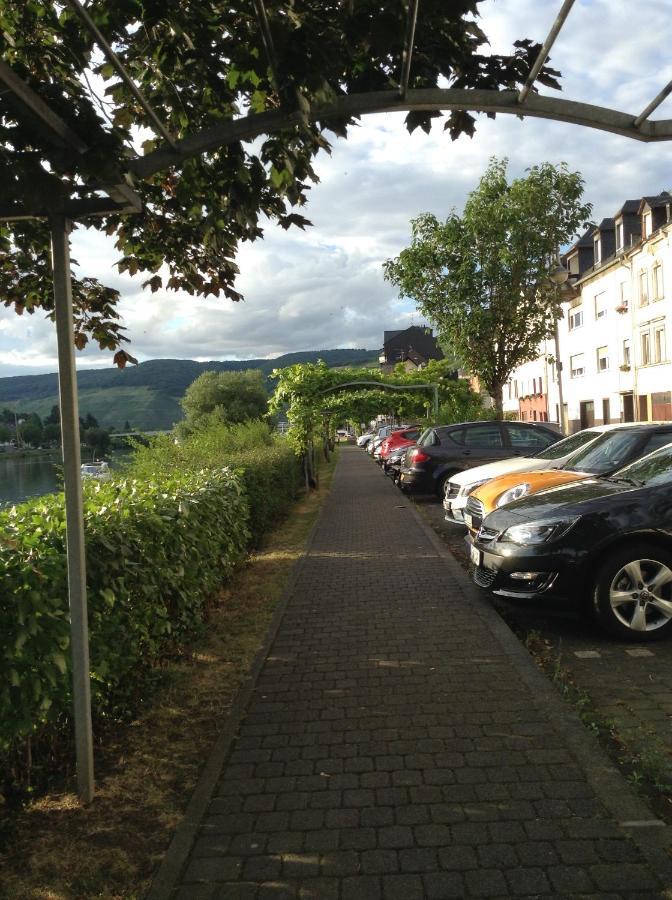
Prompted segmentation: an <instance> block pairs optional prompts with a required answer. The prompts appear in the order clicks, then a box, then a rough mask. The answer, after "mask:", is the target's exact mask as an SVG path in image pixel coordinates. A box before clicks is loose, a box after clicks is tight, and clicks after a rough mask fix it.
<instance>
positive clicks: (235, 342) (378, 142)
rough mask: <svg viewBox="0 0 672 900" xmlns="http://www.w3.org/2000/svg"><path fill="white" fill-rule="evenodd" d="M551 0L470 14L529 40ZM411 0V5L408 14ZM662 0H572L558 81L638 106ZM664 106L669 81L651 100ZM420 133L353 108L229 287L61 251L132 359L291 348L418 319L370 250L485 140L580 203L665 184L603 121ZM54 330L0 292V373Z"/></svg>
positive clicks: (437, 201)
mask: <svg viewBox="0 0 672 900" xmlns="http://www.w3.org/2000/svg"><path fill="white" fill-rule="evenodd" d="M560 5H561V2H560V0H486V2H485V3H483V4H482V6H481V21H480V24H481V27H482V28H483V29H484V31H485V32H486V34H487V35H488V37H489V38H490V40H491V46H492V50H493V51H494V52H506V51H507V50H509V49H510V48H511V46H512V42H513V41H514V40H515V39H518V38H523V37H529V38H532V39H534V40H538V41H543V39H544V38H545V36H546V34H547V32H548V30H549V28H550V26H551V24H552V21H553V19H554V16H555V15H556V13H557V11H558V10H559V8H560ZM421 14H422V4H421V5H420V15H421ZM671 29H672V20H671V19H670V15H669V0H650V2H648V3H647V4H646V14H645V15H637V13H636V11H635V8H634V7H633V5H632V4H631V3H628V2H626V0H576V3H575V5H574V7H573V9H572V11H571V13H570V15H569V18H568V20H567V23H566V24H565V26H564V28H563V30H562V32H561V35H560V37H559V39H558V41H557V42H556V45H555V47H554V48H553V50H552V53H551V63H550V64H551V65H552V66H554V67H555V68H558V69H560V71H561V72H562V79H561V84H562V87H563V91H562V94H558V92H556V91H551V90H550V89H547V88H542V93H545V94H548V95H556V96H563V97H565V98H568V99H572V100H577V101H582V102H586V103H594V104H598V105H604V106H609V107H612V108H615V109H620V110H623V111H627V112H632V114H633V116H635V115H637V114H638V113H639V112H641V110H642V109H643V108H644V107H645V106H646V105H647V103H648V102H649V101H650V100H651V99H652V98H653V97H654V96H655V95H656V94H657V93H658V91H659V90H661V88H662V87H663V86H664V85H665V84H667V83H668V82H669V81H670V80H671V79H672V58H671V57H670V55H669V53H668V52H667V51H666V49H665V48H666V47H669V46H670V42H671V39H672V35H671V34H670V31H671ZM652 118H653V119H657V118H663V119H665V118H672V96H671V97H668V98H667V99H666V100H665V101H664V103H663V104H662V105H661V106H660V107H659V108H658V110H656V112H655V113H654V114H653V116H652ZM436 121H437V122H438V125H435V127H434V129H433V130H432V133H431V135H429V136H427V135H426V134H424V132H422V131H421V130H420V129H418V130H417V131H416V132H415V133H414V134H413V135H409V134H408V132H407V131H406V128H405V126H404V114H401V113H399V114H397V113H395V114H379V115H374V116H367V117H364V118H363V119H362V120H361V124H360V125H359V126H358V127H354V128H352V129H351V131H350V136H349V138H348V139H347V141H346V140H343V139H337V138H334V140H333V142H332V147H333V149H332V153H331V155H330V156H329V155H327V154H325V153H323V154H321V155H320V156H319V157H318V159H317V164H316V169H317V172H318V174H319V177H320V183H319V184H317V185H315V186H314V187H313V188H312V190H311V191H310V194H309V201H308V204H307V207H305V208H304V209H303V210H301V212H302V214H304V215H306V216H307V217H308V218H309V219H310V220H311V221H312V223H313V227H312V228H309V229H306V231H305V232H302V231H300V230H299V229H291V230H290V231H289V232H285V231H283V230H282V229H281V228H280V227H279V226H277V225H275V224H273V223H268V225H267V226H266V230H265V236H264V239H263V240H261V241H257V242H255V243H253V244H244V245H242V246H241V249H240V252H239V256H238V265H239V268H240V275H239V277H238V281H237V284H236V288H237V289H238V290H239V291H240V292H241V293H242V294H243V295H244V297H245V300H244V302H242V303H232V302H231V301H229V300H226V299H224V298H221V299H213V298H208V299H198V298H191V297H188V296H187V295H181V294H179V293H178V294H176V293H174V292H169V291H159V292H157V293H156V294H151V293H150V292H149V291H143V290H142V288H141V286H140V285H141V282H142V280H143V278H142V277H139V276H138V277H136V278H130V277H128V276H127V275H119V273H118V272H117V270H116V269H115V267H114V263H115V260H116V259H117V258H118V256H119V254H118V252H117V251H116V250H115V248H114V244H113V241H112V240H111V239H110V238H106V237H105V236H103V235H100V234H98V233H96V232H95V231H94V230H92V229H90V230H88V231H87V230H85V229H79V230H78V231H76V232H75V234H74V236H73V242H72V255H73V257H74V258H75V259H76V260H77V261H78V264H79V273H80V274H81V275H82V276H84V275H88V276H94V277H96V278H98V279H100V280H101V281H102V282H103V283H105V284H108V285H111V286H113V287H115V288H117V289H118V290H119V291H120V292H121V302H120V304H119V311H120V312H121V314H122V317H123V321H124V324H125V326H126V327H127V330H128V335H129V337H130V339H131V344H130V345H128V346H127V349H128V351H129V352H130V353H132V354H133V355H134V356H135V357H137V358H138V359H139V360H140V361H144V360H147V359H156V358H180V359H197V360H210V359H251V358H257V357H272V356H277V355H280V354H282V353H286V352H290V351H294V350H320V349H329V348H334V347H367V348H369V349H378V348H379V347H380V346H381V345H382V334H383V331H384V330H389V329H399V328H404V327H406V326H407V325H410V324H421V323H424V319H423V318H422V316H420V315H419V314H418V313H417V311H416V310H415V309H414V308H413V306H412V304H411V303H409V302H408V301H402V300H400V299H399V297H398V295H397V291H396V289H395V288H394V286H393V285H391V284H389V283H387V282H385V280H384V278H383V263H384V262H385V260H386V259H389V258H391V257H393V256H396V255H397V254H398V253H399V252H400V251H401V250H402V249H403V248H404V247H405V246H407V244H408V243H409V238H410V227H409V222H410V220H411V219H412V218H413V217H414V216H417V215H418V214H420V213H422V212H428V211H429V212H433V213H434V214H436V215H437V216H438V217H439V218H445V217H446V216H447V214H448V213H449V212H450V211H451V209H453V208H456V209H457V210H458V211H460V210H461V209H462V207H463V205H464V202H465V200H466V197H467V195H468V193H469V192H470V191H471V190H473V189H474V188H475V187H476V185H477V183H478V180H479V178H480V176H481V175H482V174H483V172H484V170H485V168H486V166H487V164H488V160H489V159H490V157H492V156H498V157H507V158H508V159H509V174H510V176H511V177H517V176H520V175H524V172H525V169H526V168H528V167H530V166H533V165H535V164H538V163H541V162H545V161H549V162H551V163H555V164H557V163H559V162H561V161H564V162H567V164H568V165H569V166H570V168H571V169H572V170H576V171H579V172H581V173H582V175H583V177H584V180H585V198H586V199H587V200H588V201H590V202H591V203H592V204H593V207H594V209H593V218H594V219H595V220H596V221H599V220H600V219H601V218H603V217H605V216H610V215H613V214H614V213H615V212H616V211H617V210H618V209H619V207H620V206H621V205H622V203H623V202H624V201H625V200H626V199H632V198H636V197H640V196H642V195H645V194H656V193H658V192H659V191H661V190H664V189H672V166H671V165H670V162H671V161H672V143H667V144H666V143H660V144H642V143H640V142H636V141H633V140H631V139H628V138H625V137H620V136H617V135H611V134H606V133H604V132H599V131H594V130H591V129H587V128H581V127H579V126H575V125H568V124H564V123H560V122H551V121H544V120H541V119H533V118H529V119H524V120H522V121H521V120H519V119H517V118H515V117H513V116H504V115H500V116H497V118H496V119H495V120H494V121H493V120H491V119H488V118H486V117H485V116H484V115H479V116H477V125H476V135H475V137H474V138H473V139H471V138H468V137H466V136H462V137H461V138H459V140H457V141H456V142H452V141H451V140H450V137H449V136H448V134H447V133H445V132H444V131H443V126H442V122H441V120H436ZM77 365H78V368H80V369H85V368H98V367H106V366H111V365H112V358H111V354H110V353H109V352H105V353H101V352H100V351H98V350H97V349H96V348H95V347H89V348H87V349H86V350H85V351H83V352H79V353H78V358H77ZM56 368H57V356H56V336H55V329H54V326H53V324H52V323H51V322H49V321H47V320H45V319H44V317H43V315H42V314H41V313H36V314H35V315H33V316H23V317H18V316H17V315H16V314H15V313H14V312H13V311H12V310H8V309H6V308H5V307H1V308H0V376H7V375H23V374H25V375H27V374H35V373H39V372H53V371H56Z"/></svg>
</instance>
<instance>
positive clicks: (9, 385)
mask: <svg viewBox="0 0 672 900" xmlns="http://www.w3.org/2000/svg"><path fill="white" fill-rule="evenodd" d="M377 356H378V354H377V352H376V351H375V350H306V351H302V352H299V353H286V354H284V355H283V356H278V357H276V358H274V359H246V360H223V361H216V360H213V361H212V362H203V363H199V362H194V360H191V359H152V360H149V361H148V362H144V363H140V365H139V366H128V367H127V368H125V369H116V368H110V369H102V370H101V369H89V370H84V371H81V372H78V373H77V384H78V387H79V409H80V414H81V415H86V413H89V412H90V413H92V414H93V415H94V416H95V417H96V419H97V420H98V421H99V422H100V424H101V425H102V426H104V427H109V428H113V429H115V430H122V429H123V427H124V424H125V423H126V422H127V421H128V422H129V423H130V424H131V425H132V426H133V428H138V429H142V430H146V431H156V430H162V429H166V428H171V427H172V426H173V424H174V423H175V422H178V421H179V420H180V419H181V418H182V409H181V407H180V403H179V401H180V398H181V397H182V396H183V394H184V392H185V390H186V389H187V387H188V386H189V385H190V384H191V383H192V381H194V379H196V378H198V376H199V375H201V374H202V373H203V372H208V371H217V372H230V371H239V370H241V369H261V371H262V372H264V374H265V375H267V376H268V375H270V373H271V372H272V371H273V369H279V368H284V367H286V366H291V365H294V364H295V363H303V362H316V361H317V360H318V359H323V360H324V361H325V362H326V363H327V365H328V366H331V367H334V368H336V367H342V366H368V365H370V366H377V364H378V363H377ZM272 387H273V385H272V382H270V381H269V390H272ZM57 403H58V377H57V375H56V374H50V375H17V376H15V377H12V378H0V408H3V407H8V408H10V409H16V410H17V411H21V412H24V413H30V412H36V413H37V414H38V415H40V416H42V417H44V416H45V415H47V414H48V413H49V412H50V410H51V408H52V406H54V405H55V404H57Z"/></svg>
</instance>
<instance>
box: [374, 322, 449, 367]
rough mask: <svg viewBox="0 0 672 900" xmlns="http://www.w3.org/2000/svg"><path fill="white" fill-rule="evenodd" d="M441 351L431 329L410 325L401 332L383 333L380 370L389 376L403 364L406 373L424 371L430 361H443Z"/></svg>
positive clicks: (379, 358) (379, 356)
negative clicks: (397, 366)
mask: <svg viewBox="0 0 672 900" xmlns="http://www.w3.org/2000/svg"><path fill="white" fill-rule="evenodd" d="M443 358H444V357H443V351H442V350H441V348H440V347H439V345H438V344H437V342H436V338H435V337H434V333H433V331H432V329H431V328H427V327H426V326H421V325H411V326H410V328H405V329H403V330H402V331H385V332H383V347H382V350H381V351H380V353H379V355H378V361H379V363H380V368H381V369H382V371H383V372H384V373H385V374H389V373H390V372H391V371H392V370H393V369H394V367H395V366H396V365H398V364H399V363H403V365H404V368H405V369H406V371H407V372H414V371H415V370H416V369H424V367H425V366H426V365H427V363H428V362H429V360H430V359H443Z"/></svg>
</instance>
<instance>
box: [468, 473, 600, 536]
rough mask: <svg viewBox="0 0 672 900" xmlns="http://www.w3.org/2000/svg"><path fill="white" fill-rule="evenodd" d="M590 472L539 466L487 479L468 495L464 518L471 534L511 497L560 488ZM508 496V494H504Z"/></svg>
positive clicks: (518, 498) (512, 499) (586, 476)
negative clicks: (526, 470)
mask: <svg viewBox="0 0 672 900" xmlns="http://www.w3.org/2000/svg"><path fill="white" fill-rule="evenodd" d="M590 477H591V473H590V472H576V471H573V470H570V469H540V470H539V471H537V472H514V473H513V475H500V476H499V478H493V479H492V481H486V483H485V484H482V485H481V486H480V487H478V488H476V490H475V491H473V492H472V493H471V494H470V495H469V499H468V500H467V505H466V506H465V509H464V521H465V524H466V526H467V528H468V529H469V531H470V533H471V535H472V536H473V535H475V534H476V532H477V531H478V529H479V528H480V527H481V522H482V521H483V519H484V518H485V517H486V516H487V515H488V513H491V512H492V511H493V510H495V509H497V507H498V506H506V505H507V503H513V501H514V500H520V498H521V497H526V496H527V495H528V494H536V493H537V491H545V490H547V489H548V488H554V487H559V486H560V485H561V484H567V482H569V481H580V480H581V479H583V478H590ZM506 495H508V496H506Z"/></svg>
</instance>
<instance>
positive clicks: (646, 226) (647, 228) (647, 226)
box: [642, 212, 652, 239]
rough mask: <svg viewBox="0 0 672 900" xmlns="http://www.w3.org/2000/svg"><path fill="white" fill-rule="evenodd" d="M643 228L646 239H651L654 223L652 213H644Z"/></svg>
mask: <svg viewBox="0 0 672 900" xmlns="http://www.w3.org/2000/svg"><path fill="white" fill-rule="evenodd" d="M642 227H643V232H644V238H645V239H646V238H648V237H651V232H652V222H651V213H650V212H647V213H644V218H643V220H642Z"/></svg>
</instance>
